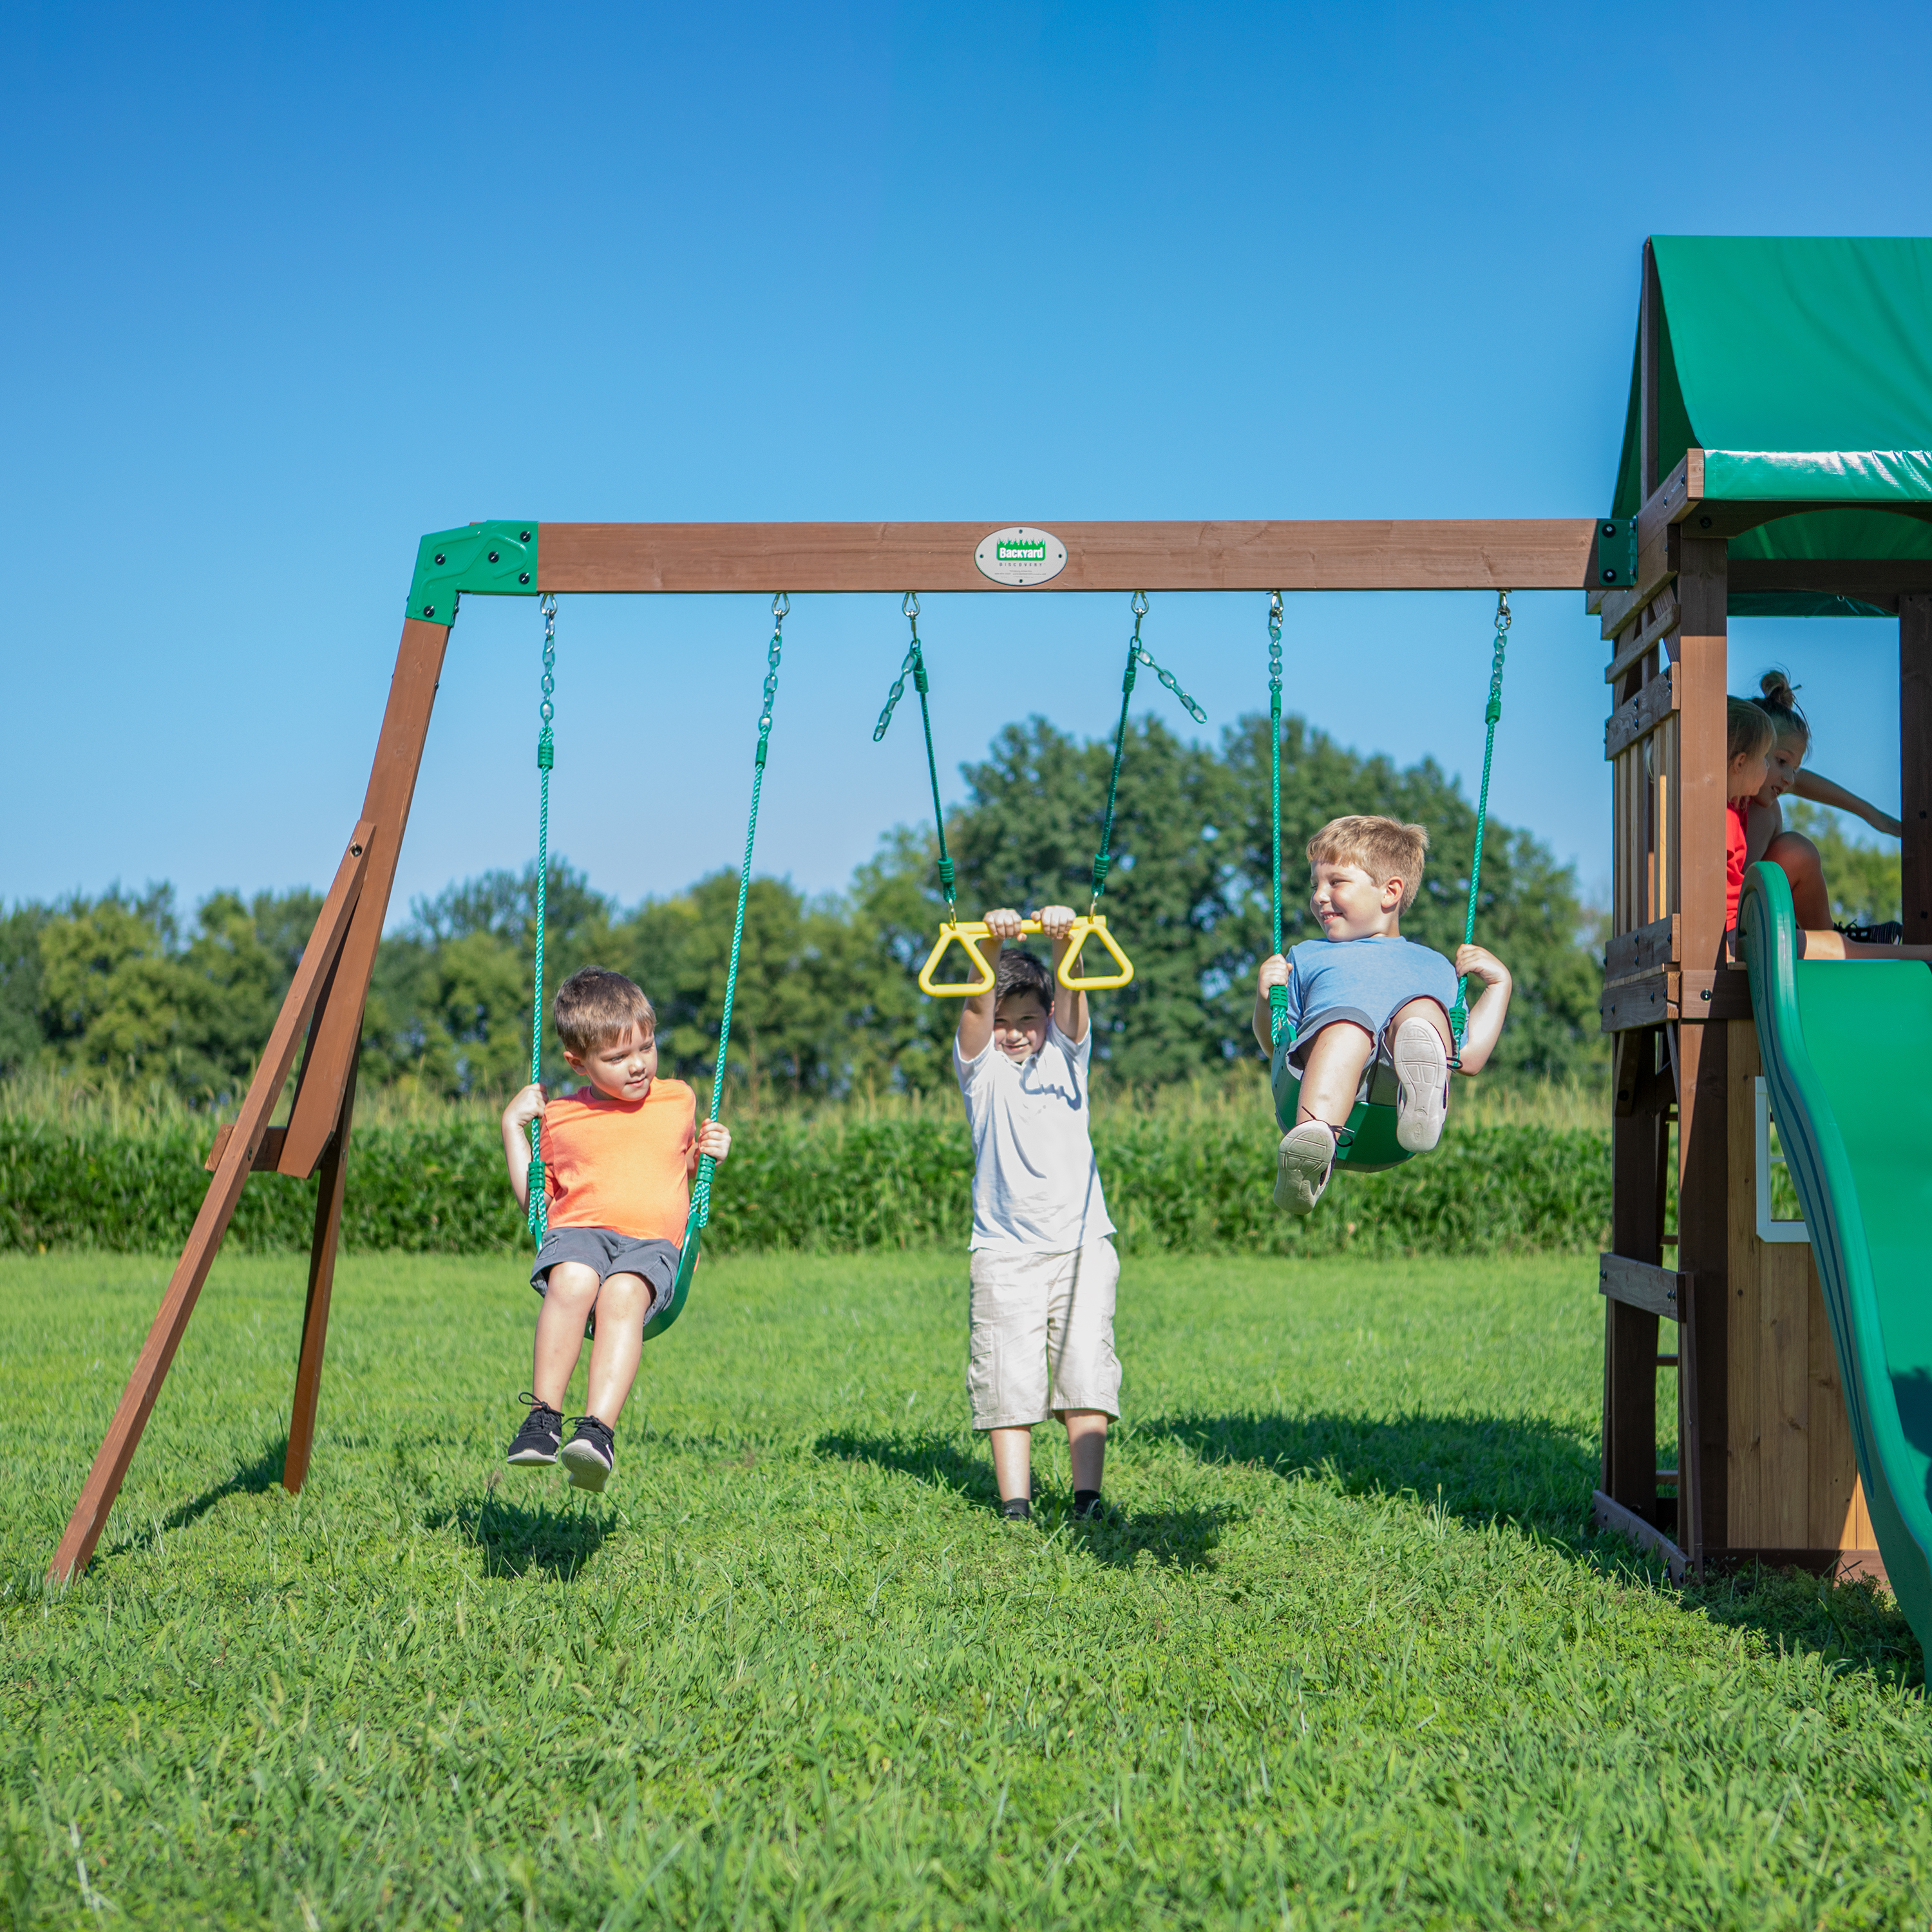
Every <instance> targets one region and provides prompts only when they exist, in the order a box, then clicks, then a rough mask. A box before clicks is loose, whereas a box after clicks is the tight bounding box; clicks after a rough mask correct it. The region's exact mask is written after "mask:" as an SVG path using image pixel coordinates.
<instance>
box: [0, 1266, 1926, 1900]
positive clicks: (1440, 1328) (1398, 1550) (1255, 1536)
mask: <svg viewBox="0 0 1932 1932" xmlns="http://www.w3.org/2000/svg"><path fill="white" fill-rule="evenodd" d="M164 1274H165V1270H164V1268H163V1266H162V1265H160V1264H158V1263H157V1262H151V1261H148V1260H143V1259H137V1258H128V1257H118V1256H116V1257H99V1256H75V1255H60V1256H47V1257H45V1258H42V1259H6V1260H4V1261H0V1392H4V1397H5V1400H4V1402H3V1403H0V1538H4V1539H5V1570H4V1572H0V1575H4V1577H5V1596H4V1598H0V1616H4V1661H0V1754H4V1766H5V1772H4V1803H5V1814H4V1820H3V1821H0V1823H4V1842H0V1924H13V1925H20V1926H25V1925H42V1924H46V1925H86V1926H107V1925H113V1924H129V1925H157V1926H181V1925H190V1924H193V1925H200V1924H212V1925H222V1926H229V1925H235V1926H254V1925H275V1926H287V1927H318V1926H328V1927H338V1926H340V1927H368V1926H439V1927H440V1926H458V1925H460V1926H465V1927H475V1926H504V1927H563V1926H568V1927H586V1928H588V1927H610V1928H616V1927H628V1926H644V1925H658V1924H669V1925H677V1926H691V1927H698V1926H705V1927H709V1926H717V1927H763V1926H775V1927H776V1926H783V1927H794V1926H796V1927H810V1926H818V1925H826V1924H841V1925H843V1924H856V1925H867V1926H871V1925H879V1926H901V1925H902V1926H907V1927H912V1926H925V1925H966V1926H981V1925H984V1926H989V1927H990V1926H1006V1925H1016V1926H1020V1925H1024V1926H1026V1927H1055V1926H1061V1925H1067V1926H1075V1925H1078V1926H1087V1925H1109V1926H1123V1927H1125V1926H1133V1927H1147V1926H1163V1925H1175V1926H1193V1925H1204V1926H1205V1925H1214V1926H1220V1925H1247V1924H1253V1925H1257V1926H1260V1925H1267V1926H1271V1927H1278V1926H1292V1927H1314V1926H1326V1925H1349V1926H1364V1927H1368V1926H1389V1927H1404V1928H1408V1927H1426V1926H1436V1925H1453V1926H1463V1925H1467V1926H1472V1927H1493V1926H1497V1925H1504V1924H1511V1925H1532V1924H1533V1925H1538V1926H1543V1925H1563V1926H1572V1925H1618V1926H1644V1927H1650V1926H1666V1927H1674V1926H1679V1925H1682V1926H1698V1927H1705V1926H1710V1927H1728V1926H1736V1927H1752V1928H1758V1927H1783V1926H1787V1925H1789V1926H1793V1927H1797V1926H1805V1927H1812V1926H1817V1925H1829V1926H1839V1925H1843V1926H1860V1927H1863V1926H1871V1925H1894V1924H1896V1925H1900V1926H1905V1925H1917V1926H1918V1927H1924V1925H1925V1924H1926V1922H1927V1917H1928V1911H1932V1905H1929V1904H1928V1893H1932V1877H1928V1870H1932V1787H1928V1784H1927V1775H1928V1772H1932V1737H1929V1736H1928V1730H1927V1721H1926V1715H1925V1712H1924V1706H1923V1703H1922V1700H1921V1662H1920V1658H1919V1655H1918V1648H1917V1646H1916V1645H1915V1643H1914V1642H1913V1641H1912V1638H1911V1637H1910V1636H1909V1633H1908V1632H1907V1631H1906V1628H1905V1626H1904V1625H1903V1622H1902V1620H1901V1619H1900V1618H1899V1617H1898V1616H1897V1614H1896V1613H1895V1612H1894V1610H1892V1609H1891V1607H1890V1605H1889V1604H1888V1602H1887V1601H1885V1600H1884V1599H1882V1598H1879V1597H1878V1596H1876V1595H1874V1594H1873V1593H1872V1592H1870V1591H1868V1590H1865V1589H1845V1590H1839V1591H1830V1590H1821V1589H1818V1588H1817V1587H1816V1586H1813V1585H1811V1583H1807V1582H1803V1581H1790V1580H1786V1581H1782V1582H1772V1583H1764V1584H1763V1585H1761V1586H1759V1587H1757V1588H1755V1589H1754V1588H1752V1587H1751V1586H1750V1583H1749V1582H1748V1580H1745V1581H1741V1582H1740V1583H1737V1584H1735V1585H1727V1586H1723V1587H1721V1588H1714V1589H1712V1590H1711V1591H1709V1592H1706V1594H1704V1595H1702V1596H1700V1597H1697V1598H1690V1597H1686V1596H1685V1595H1681V1594H1679V1593H1678V1592H1673V1591H1672V1590H1671V1589H1669V1588H1668V1587H1667V1586H1666V1585H1665V1584H1664V1583H1663V1582H1662V1581H1661V1580H1660V1579H1659V1578H1658V1576H1657V1575H1656V1574H1655V1572H1654V1571H1649V1570H1647V1569H1646V1568H1644V1567H1643V1565H1640V1564H1639V1563H1638V1562H1637V1561H1636V1560H1635V1559H1634V1557H1633V1556H1632V1555H1631V1553H1630V1552H1628V1550H1624V1549H1622V1548H1621V1547H1619V1546H1615V1545H1609V1544H1592V1542H1591V1541H1589V1538H1588V1536H1587V1534H1586V1522H1587V1517H1588V1512H1589V1495H1590V1490H1591V1487H1592V1479H1593V1472H1594V1466H1595V1432H1596V1427H1597V1410H1598V1391H1599V1387H1600V1379H1601V1346H1600V1338H1601V1330H1602V1321H1601V1302H1600V1301H1599V1300H1598V1296H1597V1295H1596V1294H1595V1283H1594V1271H1593V1268H1592V1263H1591V1262H1589V1260H1587V1259H1550V1260H1528V1261H1515V1262H1428V1263H1422V1262H1417V1263H1412V1264H1408V1265H1396V1266H1390V1267H1380V1268H1371V1267H1368V1266H1364V1265H1359V1264H1357V1265H1349V1264H1347V1263H1336V1264H1333V1265H1325V1264H1319V1263H1303V1264H1300V1265H1283V1264H1280V1263H1277V1262H1250V1261H1242V1262H1233V1261H1225V1260H1217V1261H1214V1262H1185V1263H1179V1264H1170V1263H1157V1262H1150V1261H1135V1260H1130V1261H1129V1262H1128V1263H1127V1271H1126V1275H1125V1278H1124V1281H1123V1283H1122V1288H1121V1319H1120V1323H1119V1340H1120V1347H1121V1355H1122V1358H1123V1359H1124V1361H1125V1363H1126V1365H1127V1391H1126V1394H1125V1397H1124V1403H1125V1408H1126V1416H1125V1418H1124V1426H1123V1427H1122V1428H1121V1430H1120V1431H1119V1432H1118V1435H1117V1436H1116V1439H1115V1448H1114V1451H1113V1453H1112V1455H1111V1457H1110V1459H1109V1469H1108V1485H1107V1487H1108V1494H1109V1500H1110V1502H1112V1504H1113V1505H1114V1506H1115V1509H1116V1511H1117V1519H1116V1520H1115V1522H1114V1523H1112V1524H1110V1525H1108V1526H1103V1527H1091V1528H1090V1527H1088V1526H1082V1525H1076V1524H1074V1523H1071V1522H1070V1521H1069V1520H1067V1517H1066V1514H1065V1509H1066V1505H1067V1502H1068V1501H1069V1491H1068V1486H1067V1468H1066V1457H1065V1450H1064V1439H1063V1441H1062V1443H1061V1445H1058V1446H1057V1447H1056V1446H1054V1445H1052V1444H1051V1443H1050V1442H1048V1443H1047V1445H1046V1448H1045V1451H1044V1453H1043V1454H1040V1456H1039V1457H1038V1458H1037V1468H1038V1472H1039V1480H1040V1490H1041V1502H1040V1505H1039V1506H1038V1511H1037V1516H1036V1519H1035V1521H1034V1523H1033V1524H1031V1526H1024V1527H1019V1526H1007V1525H1003V1524H1002V1523H1000V1522H998V1520H996V1519H995V1517H994V1516H993V1514H992V1510H991V1508H990V1507H989V1505H990V1502H991V1499H992V1483H991V1479H990V1475H989V1469H988V1466H987V1463H986V1457H985V1455H984V1453H983V1450H982V1448H980V1445H978V1444H977V1442H976V1441H975V1439H974V1437H973V1436H972V1434H971V1431H970V1430H969V1428H968V1426H967V1412H966V1406H965V1392H964V1388H963V1380H964V1376H963V1359H964V1350H965V1266H964V1262H963V1259H962V1258H961V1257H959V1256H929V1255H912V1256H898V1257H884V1258H881V1257H877V1256H867V1257H864V1258H837V1259H808V1258H800V1257H796V1256H766V1257H761V1258H752V1259H738V1260H731V1261H721V1262H711V1263H708V1264H707V1265H706V1268H705V1269H704V1271H703V1274H701V1275H700V1278H699V1284H698V1289H697V1293H696V1294H695V1295H694V1298H693V1301H692V1303H691V1309H690V1311H689V1312H688V1313H687V1315H686V1316H685V1319H684V1320H683V1322H682V1323H681V1325H679V1327H678V1328H676V1330H675V1331H673V1333H672V1334H670V1336H668V1337H666V1338H665V1339H664V1340H661V1341H660V1342H658V1343H654V1344H653V1345H652V1346H651V1348H650V1349H649V1350H648V1351H647V1352H646V1368H645V1371H644V1373H643V1377H642V1378H641V1379H640V1383H639V1387H638V1392H637V1397H635V1398H634V1403H633V1407H632V1409H631V1412H630V1413H629V1415H627V1416H626V1418H625V1422H624V1424H623V1427H622V1429H621V1430H620V1431H619V1454H620V1460H619V1469H618V1473H617V1475H616V1478H615V1479H614V1480H613V1484H612V1486H611V1487H610V1490H609V1491H608V1492H607V1494H606V1496H605V1497H604V1499H602V1500H601V1501H600V1502H590V1503H586V1502H583V1501H581V1500H579V1499H574V1497H572V1496H571V1494H570V1493H568V1491H567V1490H566V1488H565V1484H564V1481H563V1479H562V1477H561V1476H560V1475H556V1474H555V1473H553V1472H542V1473H538V1474H529V1473H525V1472H506V1471H505V1470H503V1469H502V1466H501V1464H500V1463H499V1460H498V1458H499V1456H500V1454H501V1449H502V1443H503V1442H505V1440H506V1439H507V1438H508V1435H509V1433H510V1431H511V1428H512V1427H513V1426H514V1421H515V1420H516V1417H517V1404H516V1403H515V1401H514V1397H515V1394H516V1392H517V1390H519V1389H520V1388H523V1387H524V1386H526V1381H527V1373H528V1364H529V1354H528V1349H529V1333H530V1322H531V1318H532V1310H533V1298H532V1296H531V1295H530V1293H529V1289H528V1288H527V1287H526V1286H524V1285H523V1278H522V1274H521V1271H520V1270H519V1268H518V1267H517V1265H516V1264H515V1263H514V1262H513V1261H511V1260H508V1259H504V1260H486V1261H463V1262H456V1261H449V1262H431V1261H418V1260H407V1261H406V1260H393V1261H392V1260H388V1259H377V1258H363V1259H350V1260H349V1261H347V1262H345V1263H344V1266H343V1268H342V1271H341V1279H340V1282H339V1285H338V1293H337V1302H336V1316H335V1329H334V1333H333V1334H332V1338H331V1346H330V1352H329V1367H328V1372H327V1376H326V1381H325V1383H324V1394H323V1413H322V1427H321V1431H320V1438H319V1440H318V1442H317V1453H316V1459H315V1464H314V1472H313V1473H312V1475H311V1479H310V1482H309V1485H308V1490H306V1492H305V1493H304V1494H303V1495H302V1496H301V1497H300V1498H299V1499H298V1498H291V1497H289V1496H285V1495H284V1494H283V1493H281V1490H279V1489H278V1487H276V1478H277V1476H278V1472H279V1470H280V1468H281V1444H282V1433H283V1429H284V1418H285V1415H286V1404H287V1398H288V1392H289V1385H290V1381H291V1379H292V1375H293V1352H294V1344H295V1337H296V1325H297V1323H298V1321H299V1316H300V1310H301V1306H302V1289H301V1280H302V1277H301V1268H300V1264H299V1262H297V1261H296V1260H294V1259H278V1258H266V1259H257V1260H247V1261H240V1262H230V1263H226V1264H224V1265H223V1266H222V1267H221V1268H218V1269H217V1271H216V1273H215V1275H214V1278H213V1280H212V1281H211V1283H210V1285H209V1287H208V1291H207V1292H206V1294H205V1296H204V1298H203V1301H202V1307H201V1309H200V1311H199V1313H198V1314H197V1315H196V1318H195V1320H194V1322H193V1325H192V1326H191V1328H190V1331H189V1333H188V1337H187V1341H186V1343H185V1344H184V1346H183V1349H182V1350H181V1355H180V1358H179V1359H178V1361H177V1363H176V1364H175V1370H174V1373H173V1374H172V1376H171V1377H170V1378H169V1382H168V1384H167V1386H166V1390H165V1391H164V1393H163V1396H162V1398H161V1400H160V1405H159V1406H158V1407H157V1410H156V1412H155V1415H154V1421H153V1423H152V1424H151V1427H149V1430H148V1435H147V1439H146V1440H145V1442H144V1443H143V1444H142V1448H141V1451H140V1453H139V1456H138V1457H136V1460H135V1463H134V1467H133V1472H132V1475H131V1477H130V1481H129V1483H128V1485H127V1490H126V1492H125V1493H124V1496H123V1497H122V1499H121V1503H120V1505H119V1506H118V1508H117V1510H116V1511H115V1514H114V1517H113V1521H112V1523H111V1524H110V1528H109V1531H108V1533H107V1536H106V1537H105V1538H104V1539H103V1541H102V1544H101V1551H100V1553H99V1555H98V1557H97V1558H96V1559H95V1564H94V1565H93V1568H92V1570H91V1571H89V1574H87V1576H86V1578H85V1579H84V1580H83V1582H82V1583H80V1586H78V1587H77V1588H76V1589H74V1591H73V1592H71V1594H69V1595H67V1596H66V1597H65V1598H49V1597H47V1596H46V1595H45V1594H44V1593H43V1591H42V1589H41V1587H40V1582H39V1577H40V1571H41V1570H42V1569H43V1568H44V1565H45V1564H46V1560H47V1558H48V1556H49V1554H50V1553H51V1552H52V1548H53V1546H54V1543H55V1539H56V1538H57V1536H58V1533H59V1530H60V1528H61V1526H62V1523H63V1521H64V1520H65V1515H66V1513H67V1511H68V1508H70V1507H71V1504H72V1502H73V1500H74V1496H75V1495H76V1493H77V1491H78V1490H79V1487H80V1482H81V1480H82V1478H83V1475H84V1474H85V1472H86V1464H87V1461H88V1459H89V1457H90V1455H91V1454H92V1450H93V1448H94V1446H95V1443H96V1442H97V1441H98V1438H99V1436H100V1434H101V1430H102V1428H103V1427H104V1424H105V1423H106V1421H107V1418H108V1415H109V1414H110V1412H111V1410H112V1409H113V1405H114V1402H115V1399H116V1397H117V1396H118V1393H119V1391H120V1388H121V1382H122V1379H123V1377H124V1374H125V1373H126V1370H127V1366H128V1364H129V1363H130V1361H131V1359H132V1358H133V1354H134V1352H135V1350H136V1348H137V1346H139V1338H140V1336H141V1334H142V1332H143V1331H144V1330H145V1326H146V1324H147V1322H148V1319H149V1317H150V1316H151V1313H152V1310H153V1307H154V1302H155V1299H156V1297H157V1295H158V1293H159V1292H160V1287H161V1285H162V1283H163V1278H164ZM1044 1440H1045V1439H1044V1438H1043V1441H1044Z"/></svg>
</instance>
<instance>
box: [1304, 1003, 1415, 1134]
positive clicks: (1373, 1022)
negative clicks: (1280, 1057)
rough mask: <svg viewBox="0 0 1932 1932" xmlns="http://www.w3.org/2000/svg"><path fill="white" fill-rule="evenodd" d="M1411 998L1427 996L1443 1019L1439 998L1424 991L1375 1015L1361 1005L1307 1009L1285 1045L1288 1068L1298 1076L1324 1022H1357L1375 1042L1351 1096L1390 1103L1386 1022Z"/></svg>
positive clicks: (1391, 1054) (1392, 1087)
mask: <svg viewBox="0 0 1932 1932" xmlns="http://www.w3.org/2000/svg"><path fill="white" fill-rule="evenodd" d="M1412 999H1425V1000H1429V1001H1430V1004H1432V1005H1434V1006H1436V1007H1439V1008H1441V1010H1442V1017H1443V1018H1444V1019H1445V1020H1447V1019H1448V1017H1449V1015H1448V1009H1447V1008H1446V1007H1442V1002H1441V1001H1438V1000H1435V999H1433V998H1432V997H1431V995H1429V994H1427V993H1422V994H1416V993H1405V994H1404V995H1403V996H1402V1000H1401V1003H1400V1004H1399V1005H1397V1006H1396V1007H1392V1008H1391V1010H1389V1011H1388V1012H1387V1013H1384V1014H1383V1015H1382V1017H1381V1018H1380V1019H1377V1018H1376V1016H1375V1015H1374V1014H1373V1013H1370V1012H1369V1011H1367V1010H1366V1009H1365V1008H1364V1007H1325V1008H1323V1010H1322V1011H1321V1012H1320V1013H1311V1014H1310V1015H1309V1016H1308V1018H1307V1019H1306V1020H1304V1022H1302V1024H1301V1026H1300V1027H1299V1028H1297V1029H1296V1031H1295V1044H1294V1045H1293V1046H1292V1047H1290V1048H1289V1049H1288V1053H1287V1060H1288V1065H1289V1071H1290V1072H1291V1073H1293V1075H1294V1076H1295V1079H1298V1080H1299V1079H1301V1076H1302V1075H1303V1073H1304V1072H1305V1071H1306V1070H1307V1066H1308V1054H1309V1049H1310V1048H1311V1047H1313V1046H1314V1044H1315V1036H1316V1034H1318V1033H1319V1032H1320V1031H1322V1028H1324V1027H1325V1026H1329V1025H1333V1024H1334V1022H1336V1021H1337V1020H1346V1021H1348V1022H1349V1023H1350V1024H1351V1025H1355V1026H1358V1027H1360V1028H1361V1030H1362V1031H1364V1033H1365V1034H1368V1035H1370V1037H1371V1038H1373V1040H1374V1041H1375V1043H1376V1047H1375V1051H1374V1052H1373V1053H1371V1054H1370V1055H1369V1064H1367V1066H1366V1067H1364V1068H1363V1069H1362V1077H1361V1080H1360V1081H1359V1082H1358V1083H1357V1084H1356V1088H1355V1098H1356V1099H1357V1100H1366V1101H1368V1102H1369V1103H1370V1104H1371V1105H1372V1106H1380V1107H1393V1106H1394V1105H1395V1102H1396V1082H1395V1051H1394V1048H1395V1043H1394V1041H1393V1040H1391V1039H1390V1037H1389V1022H1390V1021H1391V1020H1392V1019H1394V1018H1395V1016H1396V1015H1397V1013H1400V1012H1401V1010H1402V1009H1403V1007H1406V1006H1407V1005H1408V1004H1409V1001H1411V1000H1412Z"/></svg>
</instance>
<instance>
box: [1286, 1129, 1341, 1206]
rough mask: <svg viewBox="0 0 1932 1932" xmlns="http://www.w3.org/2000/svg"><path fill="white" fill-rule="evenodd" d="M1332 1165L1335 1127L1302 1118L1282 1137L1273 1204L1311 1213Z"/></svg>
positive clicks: (1326, 1184)
mask: <svg viewBox="0 0 1932 1932" xmlns="http://www.w3.org/2000/svg"><path fill="white" fill-rule="evenodd" d="M1334 1165H1335V1130H1334V1129H1333V1128H1332V1127H1330V1126H1329V1125H1328V1123H1327V1122H1326V1121H1303V1122H1302V1123H1301V1126H1299V1127H1292V1128H1290V1129H1289V1131H1288V1132H1287V1133H1285V1134H1283V1136H1282V1137H1281V1155H1280V1167H1279V1170H1278V1171H1277V1173H1276V1175H1275V1182H1274V1205H1276V1206H1277V1208H1286V1209H1287V1210H1288V1211H1289V1213H1290V1214H1313V1212H1314V1211H1315V1204H1316V1202H1318V1201H1319V1200H1320V1199H1322V1190H1323V1189H1324V1188H1325V1187H1327V1186H1328V1176H1329V1175H1330V1173H1331V1172H1332V1171H1333V1169H1334Z"/></svg>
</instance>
